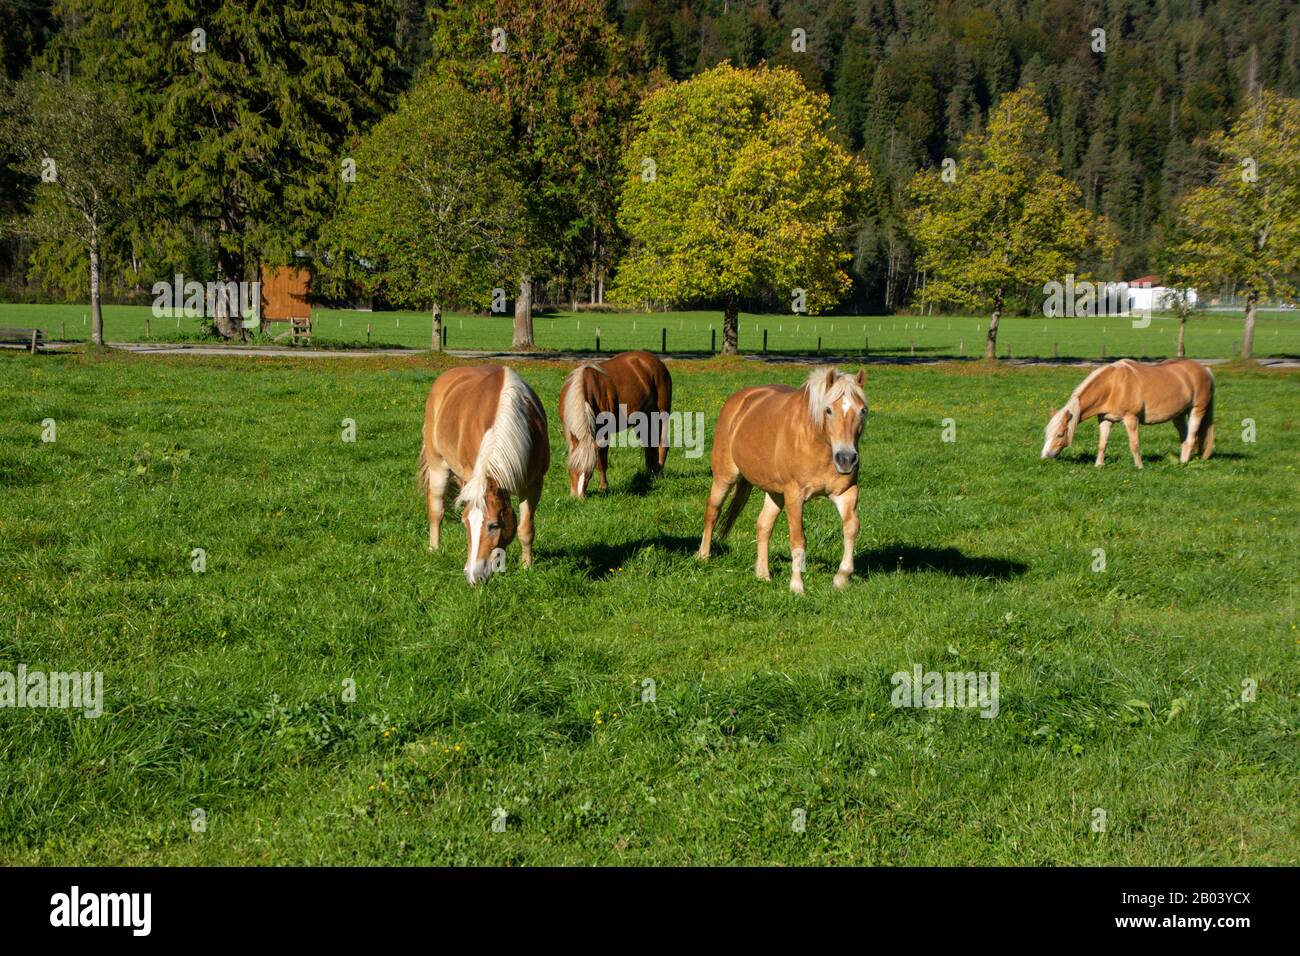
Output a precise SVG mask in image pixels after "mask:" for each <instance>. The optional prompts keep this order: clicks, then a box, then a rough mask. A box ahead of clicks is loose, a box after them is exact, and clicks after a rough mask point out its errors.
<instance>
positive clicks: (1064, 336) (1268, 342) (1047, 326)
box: [0, 303, 1300, 359]
mask: <svg viewBox="0 0 1300 956" xmlns="http://www.w3.org/2000/svg"><path fill="white" fill-rule="evenodd" d="M445 320H446V325H447V347H448V348H451V349H509V348H510V336H511V330H512V320H511V318H509V317H504V316H503V317H500V318H486V317H483V316H475V315H461V314H455V313H453V314H449V315H447V316H446V318H445ZM721 323H722V315H721V313H717V312H662V313H659V312H657V313H653V314H647V313H632V312H621V313H582V314H576V313H573V312H556V313H553V314H552V313H546V314H539V315H538V316H536V318H535V319H534V335H535V339H536V343H537V345H538V347H540V348H545V349H566V350H594V349H595V347H596V330H597V329H598V328H599V329H600V334H601V348H602V350H604V351H612V352H617V351H622V350H625V349H635V348H644V349H650V350H652V351H659V349H660V346H661V345H662V344H663V332H664V330H666V331H667V334H668V338H667V342H668V349H669V351H670V352H707V351H708V349H709V347H710V345H711V343H712V342H713V338H712V336H711V332H712V331H715V330H716V332H717V343H718V345H719V346H721V344H722V324H721ZM0 326H20V327H35V328H40V329H42V330H43V331H44V332H45V334H46V335H47V336H49V337H50V338H53V339H67V340H75V341H86V340H88V339H89V325H88V310H87V308H86V307H85V306H83V305H18V304H11V303H10V304H6V303H0ZM104 328H105V337H106V339H107V340H108V341H109V342H143V341H156V342H192V341H198V340H204V341H211V340H210V339H204V337H203V336H202V334H201V329H200V323H199V319H197V318H180V319H166V318H163V319H158V318H153V317H152V315H151V312H150V310H149V309H148V308H147V307H144V306H106V307H105V309H104ZM275 328H276V329H277V330H279V329H282V328H283V326H275ZM987 328H988V317H987V316H906V315H894V316H795V315H750V314H748V313H746V314H742V315H741V317H740V347H741V350H742V351H744V352H760V351H761V350H762V347H763V332H764V331H766V332H767V346H768V350H769V352H772V353H778V354H780V353H786V354H790V353H794V354H799V353H809V354H812V353H815V352H816V350H817V347H818V340H820V341H821V348H822V350H823V351H824V352H827V353H840V354H852V355H861V354H862V351H863V349H864V348H869V349H870V353H871V354H873V355H884V356H907V357H911V356H912V355H915V356H917V357H920V358H935V357H952V358H956V357H960V356H961V355H966V356H979V355H982V354H983V348H984V335H985V332H986V330H987ZM367 329H369V333H370V334H369V338H368V339H367V334H366V333H367ZM1177 335H1178V323H1177V321H1176V320H1175V319H1172V318H1169V317H1167V316H1160V315H1157V316H1154V317H1152V319H1151V324H1150V326H1149V327H1146V328H1134V327H1133V325H1132V319H1129V318H1125V317H1110V318H1088V319H1044V318H1024V317H1018V316H1006V317H1004V318H1003V320H1002V324H1001V327H1000V329H999V334H998V354H999V355H1002V356H1005V355H1007V354H1008V352H1009V353H1010V355H1012V356H1013V357H1020V358H1024V357H1032V356H1037V357H1042V358H1047V357H1051V356H1053V355H1056V354H1059V355H1060V356H1061V357H1063V358H1086V359H1096V358H1099V357H1101V356H1102V354H1103V352H1104V354H1105V355H1106V356H1108V357H1110V358H1117V357H1119V356H1125V355H1127V356H1132V357H1134V358H1137V357H1139V356H1145V357H1149V358H1160V357H1168V356H1172V355H1175V354H1176V342H1177ZM1241 335H1242V318H1241V315H1240V314H1229V313H1219V312H1215V313H1207V314H1204V315H1198V316H1196V317H1194V318H1192V319H1191V320H1190V321H1189V322H1188V330H1187V354H1188V355H1189V356H1191V357H1193V358H1229V357H1232V356H1234V355H1236V354H1238V349H1239V346H1240V344H1241ZM273 338H274V335H272V336H269V337H264V338H262V339H261V340H262V341H271V340H272V339H273ZM429 340H430V325H429V316H428V315H426V314H423V313H416V312H353V311H344V310H331V309H319V310H317V311H316V315H315V332H314V336H313V340H312V342H313V345H316V346H318V347H319V346H325V347H344V346H354V347H355V346H365V345H367V344H369V345H372V346H385V345H387V346H407V347H413V348H421V349H425V348H428V347H429ZM1255 355H1256V356H1257V357H1261V358H1262V357H1269V356H1300V315H1297V313H1295V312H1261V313H1260V315H1259V318H1258V319H1257V322H1256V330H1255Z"/></svg>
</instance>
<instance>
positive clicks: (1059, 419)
mask: <svg viewBox="0 0 1300 956" xmlns="http://www.w3.org/2000/svg"><path fill="white" fill-rule="evenodd" d="M1066 411H1067V409H1064V408H1063V409H1061V410H1060V411H1059V412H1057V413H1056V414H1055V415H1053V416H1052V419H1051V421H1049V422H1048V423H1047V427H1046V428H1044V429H1043V453H1042V455H1041V456H1040V457H1042V458H1055V457H1056V456H1057V454H1059V453H1060V451H1061V448H1064V447H1065V445H1064V443H1062V444H1061V446H1060V447H1058V448H1053V447H1052V444H1053V441H1054V440H1055V438H1056V436H1057V434H1058V433H1059V432H1060V431H1061V428H1062V427H1063V426H1064V419H1065V413H1066Z"/></svg>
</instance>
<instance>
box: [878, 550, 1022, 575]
mask: <svg viewBox="0 0 1300 956" xmlns="http://www.w3.org/2000/svg"><path fill="white" fill-rule="evenodd" d="M853 563H854V571H855V573H856V574H857V575H859V576H861V575H864V574H872V573H879V572H882V571H906V572H909V573H916V572H918V571H939V572H941V573H943V574H947V575H951V576H952V577H955V578H990V579H992V580H994V581H1006V580H1009V579H1010V578H1014V577H1017V576H1019V575H1021V574H1024V573H1025V572H1026V571H1028V570H1029V565H1027V564H1023V563H1021V562H1020V561H1010V560H1007V559H1006V558H981V557H973V556H971V555H967V554H963V553H962V552H960V551H958V550H957V549H956V548H927V547H916V546H914V545H910V544H890V545H886V546H885V547H883V548H876V549H874V550H872V551H864V552H859V553H858V554H857V555H855V556H854V559H853Z"/></svg>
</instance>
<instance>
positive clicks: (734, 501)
mask: <svg viewBox="0 0 1300 956" xmlns="http://www.w3.org/2000/svg"><path fill="white" fill-rule="evenodd" d="M753 490H754V486H753V485H751V484H750V483H749V482H748V481H746V480H745V479H744V478H741V479H740V480H739V481H737V482H736V487H735V489H734V490H733V491H732V495H731V501H730V502H729V503H728V504H727V511H726V513H725V514H724V515H723V516H722V521H721V522H720V523H719V524H718V540H719V541H723V540H725V539H726V537H727V534H728V533H729V532H730V531H731V526H732V525H734V524H735V523H736V519H737V518H739V517H740V513H741V512H742V511H744V510H745V503H746V502H747V501H749V493H750V492H751V491H753Z"/></svg>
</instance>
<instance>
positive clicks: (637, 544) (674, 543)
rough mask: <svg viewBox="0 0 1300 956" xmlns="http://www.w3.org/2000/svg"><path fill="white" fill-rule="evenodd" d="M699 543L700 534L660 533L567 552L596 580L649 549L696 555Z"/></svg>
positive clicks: (582, 569)
mask: <svg viewBox="0 0 1300 956" xmlns="http://www.w3.org/2000/svg"><path fill="white" fill-rule="evenodd" d="M699 546H700V539H699V538H698V537H685V536H683V535H671V534H660V535H655V536H653V537H648V538H638V539H637V540H635V541H624V542H621V543H620V544H589V545H586V546H585V547H581V548H577V549H575V550H571V551H566V552H565V553H566V554H567V555H569V556H571V557H574V558H576V559H577V561H578V567H579V568H580V569H581V571H582V573H583V574H585V575H586V576H587V577H588V578H590V579H591V580H593V581H599V580H600V579H602V578H606V577H609V575H610V574H612V573H613V572H614V571H615V570H616V569H618V568H621V567H622V566H623V565H624V563H625V562H627V560H628V559H630V558H632V557H634V556H635V555H637V554H639V553H640V552H641V551H643V550H644V549H646V548H662V549H663V550H665V551H668V552H670V553H672V554H678V555H690V554H694V553H695V551H696V549H698V548H699Z"/></svg>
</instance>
